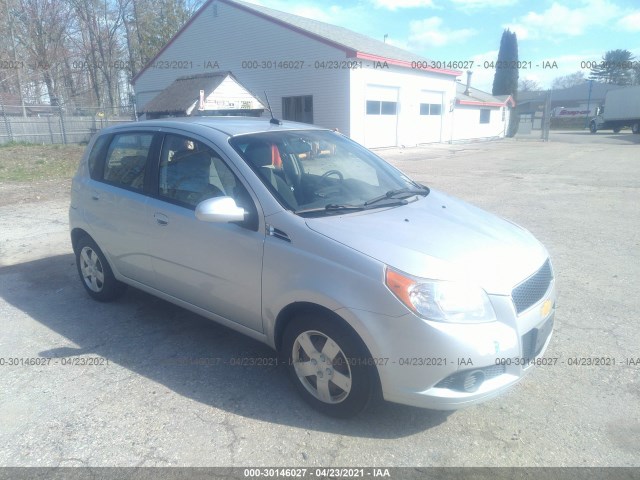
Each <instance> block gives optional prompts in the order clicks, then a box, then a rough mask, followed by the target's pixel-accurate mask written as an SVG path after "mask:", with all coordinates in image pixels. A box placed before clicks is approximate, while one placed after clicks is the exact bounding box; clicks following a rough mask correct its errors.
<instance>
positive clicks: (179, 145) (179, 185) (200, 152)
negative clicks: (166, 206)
mask: <svg viewBox="0 0 640 480" xmlns="http://www.w3.org/2000/svg"><path fill="white" fill-rule="evenodd" d="M214 159H215V160H216V161H217V162H222V161H221V160H220V158H219V157H218V155H217V154H216V153H215V152H214V151H213V150H211V149H210V148H209V147H207V146H206V145H204V144H203V143H201V142H199V141H197V140H194V139H191V138H188V137H183V136H180V135H167V136H166V137H165V139H164V142H163V144H162V151H161V153H160V172H159V173H160V175H159V188H158V193H159V195H160V196H161V197H164V198H166V199H169V200H174V201H176V203H181V204H186V205H188V206H191V207H195V206H196V205H197V204H198V203H200V202H201V201H202V200H205V199H207V198H211V197H216V196H224V195H225V189H224V187H223V185H222V183H223V180H222V179H221V178H220V176H219V175H218V171H217V169H216V168H215V165H216V164H215V163H214ZM225 180H226V179H225Z"/></svg>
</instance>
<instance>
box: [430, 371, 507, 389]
mask: <svg viewBox="0 0 640 480" xmlns="http://www.w3.org/2000/svg"><path fill="white" fill-rule="evenodd" d="M476 370H480V371H481V372H482V373H484V380H485V381H487V380H491V379H492V378H495V377H498V376H500V375H502V374H503V373H504V372H505V370H506V368H505V366H504V365H491V366H490V367H483V368H473V369H470V370H464V371H462V372H456V373H454V374H451V375H449V376H448V377H447V378H445V379H444V380H440V381H439V382H438V383H437V384H436V385H435V387H436V388H448V389H451V390H460V391H464V389H463V388H462V385H463V382H464V377H465V376H466V375H467V374H468V373H469V372H471V371H476Z"/></svg>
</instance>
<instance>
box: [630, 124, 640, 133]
mask: <svg viewBox="0 0 640 480" xmlns="http://www.w3.org/2000/svg"><path fill="white" fill-rule="evenodd" d="M631 131H632V132H633V133H636V134H637V133H640V122H635V123H634V124H633V125H631Z"/></svg>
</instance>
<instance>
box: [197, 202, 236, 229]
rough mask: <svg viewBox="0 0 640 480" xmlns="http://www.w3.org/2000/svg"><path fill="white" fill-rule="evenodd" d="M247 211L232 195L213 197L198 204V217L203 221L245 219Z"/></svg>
mask: <svg viewBox="0 0 640 480" xmlns="http://www.w3.org/2000/svg"><path fill="white" fill-rule="evenodd" d="M244 216H245V211H244V209H242V208H240V207H238V206H237V205H236V202H235V200H234V199H233V198H231V197H213V198H207V199H206V200H203V201H202V202H200V203H199V204H198V205H197V206H196V218H197V219H198V220H201V221H203V222H213V223H228V222H241V221H243V220H244Z"/></svg>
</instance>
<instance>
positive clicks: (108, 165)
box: [103, 133, 153, 190]
mask: <svg viewBox="0 0 640 480" xmlns="http://www.w3.org/2000/svg"><path fill="white" fill-rule="evenodd" d="M152 140H153V134H152V133H121V134H117V135H115V136H114V137H113V140H112V141H111V144H110V145H109V150H108V151H107V157H106V160H105V165H104V174H103V180H105V181H106V182H109V183H112V184H115V185H118V186H121V187H125V188H128V189H132V190H142V188H143V186H144V172H145V167H146V164H147V157H148V156H149V149H150V148H151V141H152Z"/></svg>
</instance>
